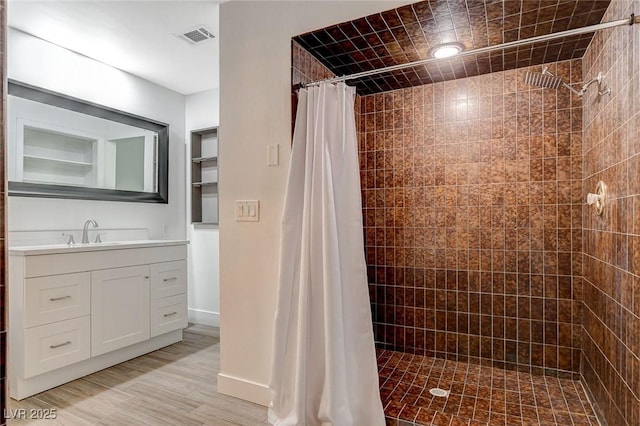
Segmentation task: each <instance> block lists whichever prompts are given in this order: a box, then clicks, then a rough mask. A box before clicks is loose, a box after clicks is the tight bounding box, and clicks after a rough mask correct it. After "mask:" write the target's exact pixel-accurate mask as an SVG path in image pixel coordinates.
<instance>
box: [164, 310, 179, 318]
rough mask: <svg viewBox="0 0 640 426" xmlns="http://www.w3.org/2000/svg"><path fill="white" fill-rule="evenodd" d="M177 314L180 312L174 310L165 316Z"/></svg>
mask: <svg viewBox="0 0 640 426" xmlns="http://www.w3.org/2000/svg"><path fill="white" fill-rule="evenodd" d="M177 314H178V313H177V312H176V311H173V312H171V313H169V314H164V316H165V317H170V316H172V315H177Z"/></svg>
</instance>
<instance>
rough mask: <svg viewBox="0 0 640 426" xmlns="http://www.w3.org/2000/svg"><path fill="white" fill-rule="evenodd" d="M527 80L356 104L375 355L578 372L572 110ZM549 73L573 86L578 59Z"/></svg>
mask: <svg viewBox="0 0 640 426" xmlns="http://www.w3.org/2000/svg"><path fill="white" fill-rule="evenodd" d="M527 69H528V68H522V69H519V70H512V71H504V72H499V73H493V74H487V75H483V76H478V77H471V78H467V79H460V80H455V81H448V82H444V83H436V84H431V85H424V86H418V87H414V88H409V89H402V90H396V91H392V92H385V93H380V94H375V95H370V96H366V97H362V98H361V114H360V121H361V123H360V126H361V130H362V131H361V132H360V138H361V141H360V145H361V153H360V154H361V155H360V157H361V171H362V174H361V176H362V186H363V200H364V219H365V238H366V256H367V263H368V269H369V276H370V294H371V300H372V307H373V318H374V327H375V336H376V341H377V342H379V346H380V347H382V348H385V349H393V350H400V351H404V352H413V353H417V354H421V355H430V356H437V357H442V358H448V359H454V360H458V361H471V362H481V363H489V364H492V365H495V366H500V367H506V368H518V369H524V370H532V371H534V372H547V373H558V372H562V371H564V372H568V373H571V374H573V373H576V372H578V371H579V368H580V334H581V317H582V312H581V307H582V302H581V301H580V297H581V291H580V290H581V278H580V272H581V267H582V265H581V248H582V239H581V229H582V207H581V200H582V186H581V184H582V181H581V176H582V103H581V101H580V100H579V99H578V98H577V97H575V96H573V95H571V94H570V93H569V92H568V91H566V90H563V91H552V90H542V89H538V88H534V87H530V86H526V85H525V84H524V82H523V77H524V72H525V70H527ZM530 69H532V70H535V71H541V67H540V66H535V67H531V68H530ZM550 69H551V71H553V72H555V73H557V74H558V75H559V76H561V77H562V78H564V79H565V80H566V81H571V82H572V83H578V82H581V80H582V77H581V76H582V64H581V61H580V60H573V61H565V62H560V63H556V64H551V65H550Z"/></svg>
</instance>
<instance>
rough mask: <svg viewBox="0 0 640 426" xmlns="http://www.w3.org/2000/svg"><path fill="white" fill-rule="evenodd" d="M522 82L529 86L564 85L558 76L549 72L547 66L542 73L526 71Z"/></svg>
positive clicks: (551, 87) (552, 86) (549, 86)
mask: <svg viewBox="0 0 640 426" xmlns="http://www.w3.org/2000/svg"><path fill="white" fill-rule="evenodd" d="M524 82H525V84H528V85H530V86H537V87H542V88H546V89H559V88H560V87H562V86H564V85H565V84H564V81H562V79H561V78H560V77H556V76H555V75H553V74H551V72H549V70H548V69H547V68H544V69H543V70H542V73H539V72H531V71H527V72H526V73H525V74H524Z"/></svg>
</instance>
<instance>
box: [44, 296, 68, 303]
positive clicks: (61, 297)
mask: <svg viewBox="0 0 640 426" xmlns="http://www.w3.org/2000/svg"><path fill="white" fill-rule="evenodd" d="M64 299H71V296H60V297H52V298H50V299H49V300H50V301H52V302H57V301H58V300H64Z"/></svg>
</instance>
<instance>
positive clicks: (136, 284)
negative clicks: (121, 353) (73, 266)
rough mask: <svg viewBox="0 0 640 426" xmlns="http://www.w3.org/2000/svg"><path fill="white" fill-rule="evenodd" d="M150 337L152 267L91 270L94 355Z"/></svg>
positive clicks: (92, 351)
mask: <svg viewBox="0 0 640 426" xmlns="http://www.w3.org/2000/svg"><path fill="white" fill-rule="evenodd" d="M147 339H149V267H148V266H134V267H130V268H116V269H105V270H102V271H95V272H92V273H91V356H96V355H101V354H104V353H106V352H110V351H113V350H116V349H120V348H123V347H125V346H129V345H132V344H134V343H138V342H142V341H144V340H147Z"/></svg>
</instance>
